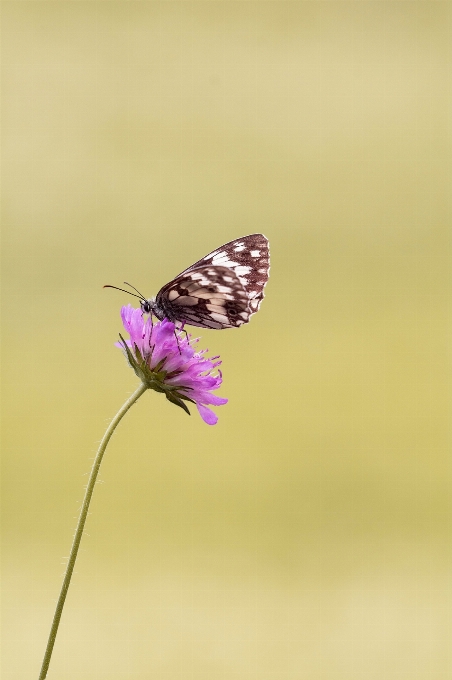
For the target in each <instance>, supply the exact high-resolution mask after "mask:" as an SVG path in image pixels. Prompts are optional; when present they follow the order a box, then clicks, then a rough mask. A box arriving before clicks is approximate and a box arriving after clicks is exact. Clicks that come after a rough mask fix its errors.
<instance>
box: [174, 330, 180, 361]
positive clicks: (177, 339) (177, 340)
mask: <svg viewBox="0 0 452 680" xmlns="http://www.w3.org/2000/svg"><path fill="white" fill-rule="evenodd" d="M174 337H175V338H176V342H177V349H178V350H179V354H180V355H181V356H182V352H181V351H180V345H179V338H178V337H177V333H176V329H174Z"/></svg>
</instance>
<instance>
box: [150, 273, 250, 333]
mask: <svg viewBox="0 0 452 680" xmlns="http://www.w3.org/2000/svg"><path fill="white" fill-rule="evenodd" d="M156 303H157V305H158V306H159V308H161V309H162V310H163V311H164V313H165V316H166V317H167V318H168V319H170V320H171V321H179V322H181V323H186V324H188V325H189V326H200V327H201V328H216V329H223V328H235V327H237V326H241V325H242V324H244V323H247V322H248V321H249V318H250V315H251V313H252V312H251V310H250V308H249V296H248V293H247V291H246V290H245V288H244V286H243V285H242V283H241V282H240V280H239V277H238V276H237V275H236V274H235V273H234V271H233V270H232V269H230V268H229V267H219V266H216V265H209V264H202V265H201V266H198V267H196V268H193V267H190V269H187V270H185V272H182V274H179V276H176V278H175V279H173V280H172V281H170V282H169V283H167V284H166V286H164V287H163V288H162V289H161V290H160V291H159V293H158V294H157V298H156Z"/></svg>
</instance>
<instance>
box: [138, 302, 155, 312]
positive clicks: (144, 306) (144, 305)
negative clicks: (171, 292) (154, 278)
mask: <svg viewBox="0 0 452 680" xmlns="http://www.w3.org/2000/svg"><path fill="white" fill-rule="evenodd" d="M140 307H141V311H142V312H143V314H152V313H153V311H154V309H155V298H150V299H149V300H140Z"/></svg>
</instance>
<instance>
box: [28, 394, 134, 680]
mask: <svg viewBox="0 0 452 680" xmlns="http://www.w3.org/2000/svg"><path fill="white" fill-rule="evenodd" d="M146 390H147V386H146V385H145V384H144V383H141V385H140V386H139V387H138V389H137V390H135V392H134V393H133V394H132V396H131V397H129V399H127V401H126V403H125V404H124V405H123V406H122V407H121V408H120V409H119V411H118V413H117V414H116V415H115V417H114V418H113V420H112V421H111V423H110V425H109V426H108V428H107V431H106V432H105V434H104V436H103V438H102V441H101V443H100V446H99V450H98V452H97V455H96V457H95V459H94V463H93V467H92V469H91V474H90V476H89V480H88V485H87V487H86V491H85V498H84V499H83V505H82V509H81V511H80V517H79V520H78V523H77V528H76V530H75V535H74V541H73V543H72V548H71V552H70V555H69V560H68V563H67V567H66V574H65V575H64V580H63V585H62V586H61V592H60V596H59V598H58V602H57V606H56V610H55V615H54V617H53V622H52V628H51V629H50V635H49V639H48V642H47V647H46V652H45V654H44V660H43V662H42V667H41V673H40V674H39V680H44V678H45V677H46V675H47V670H48V668H49V664H50V658H51V656H52V651H53V645H54V644H55V638H56V636H57V632H58V626H59V625H60V619H61V614H62V612H63V607H64V602H65V600H66V595H67V591H68V590H69V585H70V582H71V578H72V572H73V571H74V565H75V560H76V559H77V553H78V549H79V547H80V541H81V540H82V534H83V529H84V526H85V522H86V517H87V515H88V509H89V504H90V502H91V496H92V495H93V491H94V485H95V484H96V479H97V475H98V472H99V468H100V464H101V462H102V458H103V456H104V453H105V449H106V448H107V444H108V442H109V441H110V438H111V435H112V434H113V432H114V431H115V429H116V426H117V425H118V423H119V421H120V420H121V419H122V417H123V416H125V414H126V413H127V411H128V410H129V408H130V407H131V406H133V404H134V403H135V402H136V401H137V399H139V398H140V397H141V395H142V394H143V393H144V392H145V391H146Z"/></svg>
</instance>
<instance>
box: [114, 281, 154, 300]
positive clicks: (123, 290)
mask: <svg viewBox="0 0 452 680" xmlns="http://www.w3.org/2000/svg"><path fill="white" fill-rule="evenodd" d="M104 288H114V289H115V290H122V292H123V293H127V294H128V295H133V297H137V298H138V299H139V300H144V299H145V298H144V297H143V296H142V295H135V293H131V292H130V290H125V288H118V286H110V285H109V284H107V285H106V286H104ZM137 293H138V291H137Z"/></svg>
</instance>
